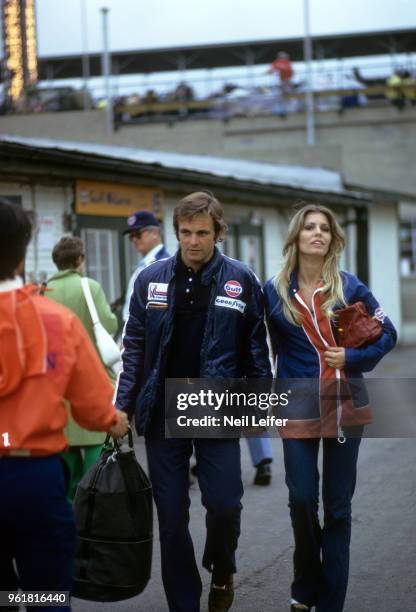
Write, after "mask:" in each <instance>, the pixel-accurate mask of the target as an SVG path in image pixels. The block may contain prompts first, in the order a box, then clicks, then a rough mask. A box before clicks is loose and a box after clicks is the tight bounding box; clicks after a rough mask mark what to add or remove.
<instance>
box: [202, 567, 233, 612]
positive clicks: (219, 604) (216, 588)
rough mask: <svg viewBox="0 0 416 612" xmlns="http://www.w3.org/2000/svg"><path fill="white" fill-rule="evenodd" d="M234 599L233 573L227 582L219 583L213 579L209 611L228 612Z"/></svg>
mask: <svg viewBox="0 0 416 612" xmlns="http://www.w3.org/2000/svg"><path fill="white" fill-rule="evenodd" d="M233 599H234V580H233V575H232V574H231V575H230V576H229V578H228V581H227V582H226V584H223V585H217V584H214V581H213V580H212V581H211V588H210V591H209V597H208V612H227V610H229V609H230V608H231V606H232V603H233Z"/></svg>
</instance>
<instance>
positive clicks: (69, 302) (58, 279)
mask: <svg viewBox="0 0 416 612" xmlns="http://www.w3.org/2000/svg"><path fill="white" fill-rule="evenodd" d="M88 281H89V285H90V289H91V295H92V299H93V300H94V304H95V307H96V309H97V314H98V317H99V319H100V321H101V323H102V325H103V326H104V327H105V329H106V330H107V331H108V332H109V333H110V334H114V333H115V332H116V330H117V318H116V316H115V315H114V314H113V313H112V312H111V310H110V306H109V304H108V302H107V300H106V297H105V295H104V291H103V290H102V288H101V285H100V284H99V283H97V281H95V280H93V279H92V278H89V279H88ZM45 295H46V296H47V297H48V298H50V299H51V300H54V301H55V302H59V304H63V305H64V306H66V307H67V308H69V309H70V310H72V312H74V313H75V314H76V315H77V316H78V317H79V319H80V320H81V322H82V324H83V325H84V327H85V329H86V330H87V332H88V335H89V337H90V339H91V342H92V343H93V345H94V346H95V349H96V350H97V345H96V342H95V336H94V328H93V324H92V320H91V316H90V313H89V310H88V306H87V302H86V300H85V297H84V292H83V290H82V285H81V274H80V273H79V272H78V271H77V270H61V271H59V272H57V273H56V274H54V276H52V277H51V278H50V280H49V281H48V286H47V290H46V292H45ZM97 353H98V350H97ZM98 355H99V353H98ZM107 372H108V375H109V377H110V378H111V380H113V381H114V380H115V376H114V374H113V372H112V370H109V369H107ZM92 384H93V381H92ZM97 392H99V390H98V389H97ZM65 434H66V436H67V438H68V441H69V445H70V446H95V445H98V444H102V443H103V442H104V439H105V434H103V433H102V432H93V431H87V430H86V429H82V428H81V427H79V425H78V424H77V423H75V421H74V420H73V419H72V417H71V416H70V418H69V421H68V425H67V427H66V430H65Z"/></svg>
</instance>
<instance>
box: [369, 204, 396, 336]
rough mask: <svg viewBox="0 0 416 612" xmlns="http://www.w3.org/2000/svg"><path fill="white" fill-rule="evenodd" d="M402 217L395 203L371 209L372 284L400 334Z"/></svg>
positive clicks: (370, 253)
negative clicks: (400, 244) (400, 232)
mask: <svg viewBox="0 0 416 612" xmlns="http://www.w3.org/2000/svg"><path fill="white" fill-rule="evenodd" d="M399 257H400V248H399V216H398V210H397V206H396V205H395V204H374V205H373V207H371V208H370V209H369V277H370V278H369V284H370V289H371V291H372V292H373V293H374V295H375V297H376V298H377V300H378V301H379V302H380V304H381V306H382V308H383V310H384V311H385V313H386V314H387V315H388V316H389V317H390V319H391V320H392V322H393V324H394V325H395V327H396V329H397V331H398V333H399V336H400V334H401V326H402V312H401V299H400V266H399Z"/></svg>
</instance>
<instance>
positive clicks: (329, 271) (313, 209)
mask: <svg viewBox="0 0 416 612" xmlns="http://www.w3.org/2000/svg"><path fill="white" fill-rule="evenodd" d="M309 213H322V214H323V215H325V217H326V218H327V220H328V225H329V227H330V231H331V236H332V239H331V243H330V245H329V249H328V253H327V254H326V256H325V260H324V265H323V268H322V280H323V282H324V285H323V289H322V293H323V296H324V299H323V302H322V305H321V308H322V310H323V311H324V312H325V314H326V315H327V316H328V317H330V318H331V317H333V316H334V314H333V308H334V306H335V304H336V303H341V304H343V305H344V306H345V305H346V301H345V297H344V291H343V288H342V278H341V275H340V273H339V267H338V264H339V258H340V255H341V253H342V251H343V249H344V247H345V234H344V231H343V229H342V228H341V226H340V225H339V223H338V221H337V220H336V218H335V215H334V213H333V212H332V210H330V209H329V208H326V206H321V205H320V204H306V205H305V206H303V207H302V208H301V209H300V210H298V211H297V213H296V214H295V215H294V216H293V218H292V220H291V222H290V224H289V229H288V234H287V237H286V240H285V243H284V245H283V251H282V252H283V256H284V264H283V268H282V270H281V271H280V272H278V273H277V274H276V276H275V277H274V279H273V284H274V287H275V289H276V291H277V293H278V294H279V295H280V297H281V298H282V302H283V313H284V315H285V317H286V318H287V319H288V321H290V322H291V323H294V324H295V325H302V315H301V314H300V313H299V311H298V310H297V309H296V308H295V306H294V305H293V303H292V298H291V296H290V295H289V283H290V277H291V274H292V272H293V271H294V270H296V269H297V268H298V266H299V252H298V244H299V234H300V232H301V230H302V229H303V227H304V224H305V218H306V215H308V214H309Z"/></svg>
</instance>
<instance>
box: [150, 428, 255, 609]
mask: <svg viewBox="0 0 416 612" xmlns="http://www.w3.org/2000/svg"><path fill="white" fill-rule="evenodd" d="M193 446H194V447H195V455H196V460H197V464H198V481H199V487H200V489H201V494H202V495H201V501H202V504H203V505H204V507H205V508H206V528H207V534H206V543H205V550H204V555H203V560H202V564H203V566H204V567H205V568H206V569H207V570H208V571H210V572H211V571H214V573H215V574H216V575H218V574H220V575H227V576H228V575H229V574H233V573H235V571H236V565H235V551H236V549H237V542H238V537H239V535H240V515H241V509H242V505H241V498H242V496H243V484H242V481H241V463H240V445H239V440H234V439H233V440H230V439H229V440H220V439H212V440H207V439H196V440H184V439H165V438H164V437H161V436H160V435H148V436H147V437H146V450H147V458H148V464H149V473H150V478H151V481H152V486H153V494H154V499H155V503H156V507H157V512H158V518H159V534H160V548H161V557H162V579H163V585H164V588H165V592H166V597H167V600H168V605H169V610H170V612H199V609H200V603H199V602H200V597H201V593H202V583H201V578H200V575H199V571H198V567H197V564H196V560H195V553H194V547H193V543H192V539H191V535H190V533H189V506H190V499H189V459H190V457H191V455H192V452H193Z"/></svg>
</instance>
